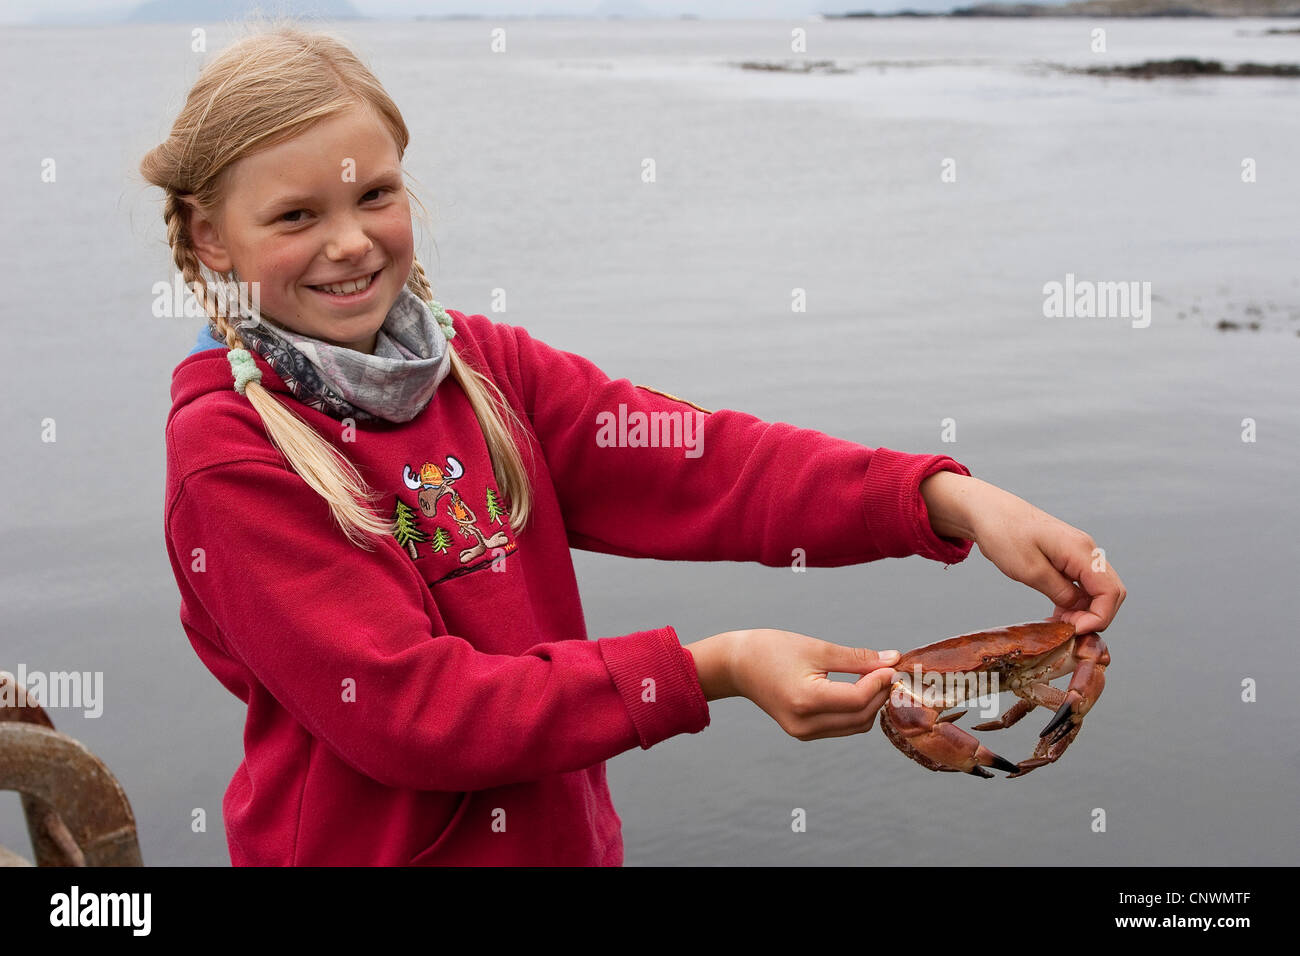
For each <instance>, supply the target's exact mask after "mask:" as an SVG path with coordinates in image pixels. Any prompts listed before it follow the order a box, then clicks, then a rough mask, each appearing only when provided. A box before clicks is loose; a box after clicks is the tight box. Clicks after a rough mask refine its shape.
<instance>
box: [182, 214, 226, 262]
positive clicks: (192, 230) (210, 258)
mask: <svg viewBox="0 0 1300 956" xmlns="http://www.w3.org/2000/svg"><path fill="white" fill-rule="evenodd" d="M181 201H182V202H183V203H185V215H186V217H187V219H188V223H189V234H190V243H191V244H192V245H193V246H194V252H195V254H196V255H197V256H198V257H199V261H200V262H202V263H203V264H204V265H205V266H207V267H208V268H209V269H211V270H212V271H213V272H216V273H225V272H229V271H230V270H231V269H233V268H234V263H233V262H232V261H231V259H230V253H229V252H227V251H226V246H225V243H223V242H222V241H221V235H220V233H219V232H218V230H217V226H216V223H214V222H213V221H212V218H211V217H210V216H208V214H207V213H205V212H204V211H203V210H202V209H200V208H199V206H198V203H197V202H196V201H195V200H194V198H193V197H192V196H182V197H181Z"/></svg>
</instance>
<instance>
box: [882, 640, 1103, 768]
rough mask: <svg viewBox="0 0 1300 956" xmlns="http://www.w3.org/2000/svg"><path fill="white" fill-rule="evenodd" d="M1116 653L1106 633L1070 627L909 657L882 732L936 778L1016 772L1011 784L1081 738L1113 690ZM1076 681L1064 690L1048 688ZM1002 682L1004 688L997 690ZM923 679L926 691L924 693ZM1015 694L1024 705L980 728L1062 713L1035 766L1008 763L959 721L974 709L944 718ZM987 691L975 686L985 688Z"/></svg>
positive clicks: (959, 643)
mask: <svg viewBox="0 0 1300 956" xmlns="http://www.w3.org/2000/svg"><path fill="white" fill-rule="evenodd" d="M1109 663H1110V652H1109V651H1108V650H1107V649H1106V645H1105V644H1104V643H1103V642H1102V640H1101V638H1100V637H1098V636H1097V635H1096V634H1084V635H1082V636H1076V635H1075V633H1074V625H1073V624H1069V623H1067V622H1065V621H1034V622H1030V623H1026V624H1013V625H1011V626H1010V627H999V628H994V629H992V630H988V631H976V632H975V633H972V634H962V635H960V636H958V637H950V638H948V639H947V640H944V641H939V642H938V643H935V644H930V645H927V646H926V647H920V648H917V649H916V650H912V651H908V652H907V653H906V654H904V655H903V656H902V657H901V658H900V659H899V661H898V663H897V664H895V665H894V670H895V671H897V672H898V679H897V680H896V681H895V682H894V685H893V687H892V688H891V690H890V695H889V700H888V701H887V702H886V703H885V706H884V707H882V708H881V710H880V729H881V730H883V731H884V732H885V736H886V737H888V738H889V739H890V741H891V742H892V743H893V744H894V746H895V747H897V748H898V749H899V750H901V751H902V752H903V753H905V754H907V755H908V756H909V757H911V758H912V759H913V760H915V761H916V762H917V763H919V764H921V765H922V766H923V767H927V768H929V769H930V770H951V771H962V772H965V773H970V774H975V775H976V776H980V777H991V776H993V774H991V773H989V772H988V771H987V770H985V769H984V768H985V767H996V768H997V769H998V770H1008V771H1011V773H1008V774H1007V776H1008V778H1010V777H1020V776H1024V775H1025V774H1027V773H1029V771H1031V770H1033V769H1035V768H1037V767H1041V766H1043V765H1044V764H1049V763H1052V762H1053V761H1055V760H1057V759H1058V758H1059V757H1060V756H1061V754H1063V753H1064V752H1065V748H1066V747H1068V746H1070V742H1071V741H1073V740H1074V738H1075V737H1076V736H1078V734H1079V728H1080V727H1081V726H1082V725H1083V717H1084V715H1085V714H1086V713H1088V710H1089V708H1091V707H1092V705H1093V704H1094V703H1096V701H1097V698H1098V697H1100V696H1101V691H1102V688H1103V687H1105V686H1106V677H1105V671H1106V665H1107V664H1109ZM1070 673H1073V675H1074V676H1073V677H1072V678H1071V679H1070V686H1069V687H1068V688H1067V689H1066V690H1064V691H1062V690H1060V689H1059V688H1056V687H1052V686H1051V684H1049V683H1048V682H1049V681H1051V680H1053V679H1055V678H1057V677H1061V676H1063V675H1065V674H1070ZM994 680H996V683H992V682H993V681H994ZM918 681H919V685H920V686H918ZM991 683H992V686H991V691H992V692H993V693H996V692H998V691H999V690H1004V689H1005V690H1011V691H1013V692H1014V693H1015V694H1016V696H1018V697H1019V698H1020V700H1018V701H1016V702H1015V703H1014V704H1013V705H1012V706H1011V708H1010V709H1009V710H1007V712H1006V713H1004V714H1003V715H1002V716H1001V717H999V718H998V719H997V720H992V721H989V722H987V723H983V724H976V725H975V727H974V728H973V729H975V730H1000V729H1002V728H1004V727H1010V726H1011V725H1012V724H1014V723H1015V722H1016V721H1018V720H1019V719H1020V718H1022V717H1024V716H1025V714H1027V713H1029V712H1030V711H1031V710H1033V709H1034V708H1035V707H1037V706H1043V707H1052V708H1055V710H1056V716H1054V717H1053V718H1052V719H1051V720H1050V721H1049V722H1048V724H1047V726H1046V727H1044V728H1043V730H1042V732H1041V733H1040V734H1039V735H1038V736H1039V741H1038V746H1037V747H1035V748H1034V754H1033V756H1032V757H1030V758H1029V759H1027V760H1022V761H1020V763H1018V764H1015V763H1012V762H1011V761H1010V760H1007V759H1005V758H1003V757H999V756H998V755H997V754H995V753H994V752H993V751H991V750H989V749H988V748H987V747H985V746H984V745H983V744H981V743H980V742H979V741H978V740H977V739H976V738H975V737H973V736H971V735H970V734H968V733H967V732H966V731H964V730H962V729H961V728H960V727H957V726H956V725H955V724H954V723H953V721H955V720H957V718H959V717H961V715H962V714H964V713H966V711H964V710H962V711H958V712H957V713H955V714H943V716H940V714H942V713H943V711H945V710H948V709H949V708H952V707H956V706H957V705H959V704H961V703H962V702H963V701H966V700H969V699H970V698H971V697H973V696H976V695H977V693H982V692H984V689H985V688H989V685H990V684H991ZM981 684H982V685H984V686H983V687H981V688H980V689H979V690H978V691H975V690H973V689H972V685H975V686H976V687H979V686H980V685H981Z"/></svg>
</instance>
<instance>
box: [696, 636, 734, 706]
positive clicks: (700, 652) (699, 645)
mask: <svg viewBox="0 0 1300 956" xmlns="http://www.w3.org/2000/svg"><path fill="white" fill-rule="evenodd" d="M736 634H737V632H736V631H726V632H725V633H722V634H714V635H713V636H712V637H706V638H704V640H702V641H696V642H695V643H694V644H686V645H684V646H685V647H686V649H687V650H688V651H690V654H691V658H692V659H693V660H694V661H695V673H696V675H697V676H698V677H699V680H700V690H701V691H703V692H704V699H705V700H722V699H723V698H724V697H735V696H737V695H738V693H739V692H738V691H737V690H736V687H735V684H734V683H733V681H732V670H731V658H732V651H733V648H734V644H735V637H736Z"/></svg>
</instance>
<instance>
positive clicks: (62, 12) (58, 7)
mask: <svg viewBox="0 0 1300 956" xmlns="http://www.w3.org/2000/svg"><path fill="white" fill-rule="evenodd" d="M976 2H982V0H859V2H844V0H603V2H602V0H542V2H537V0H487V2H484V0H352V5H353V6H354V7H356V9H357V10H359V11H360V12H361V13H362V14H364V15H366V16H374V17H388V16H396V17H402V16H414V15H415V14H428V15H434V16H440V15H447V14H455V13H479V14H482V15H496V14H503V15H518V16H527V15H531V14H536V13H547V14H565V13H572V14H574V15H577V16H588V15H593V14H596V12H597V11H598V10H600V9H601V8H602V7H603V8H606V9H626V10H629V11H631V10H634V9H637V8H639V9H642V10H645V11H647V13H648V14H649V15H651V16H669V17H676V16H679V15H681V14H683V13H689V14H694V15H696V16H700V17H705V18H741V19H761V18H766V17H775V18H783V17H803V16H807V15H808V14H810V13H843V12H846V11H850V10H874V11H877V12H888V11H894V10H900V9H909V8H910V9H913V10H940V11H942V10H950V9H952V8H953V7H954V6H969V5H973V4H974V3H976ZM136 6H138V0H0V23H31V22H34V21H36V20H37V18H38V17H39V18H40V20H42V21H48V20H52V19H56V18H57V19H58V20H61V21H63V20H67V21H71V22H82V23H102V22H110V21H114V20H119V19H121V18H122V17H123V16H125V15H126V13H127V12H128V11H130V10H132V9H134V8H135V7H136Z"/></svg>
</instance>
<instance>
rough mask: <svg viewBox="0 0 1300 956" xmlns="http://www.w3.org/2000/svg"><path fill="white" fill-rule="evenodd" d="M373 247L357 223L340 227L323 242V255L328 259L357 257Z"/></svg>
mask: <svg viewBox="0 0 1300 956" xmlns="http://www.w3.org/2000/svg"><path fill="white" fill-rule="evenodd" d="M374 247H375V244H374V243H373V242H372V241H371V239H370V237H369V236H367V235H366V232H365V230H364V229H362V228H361V227H360V226H359V225H358V224H356V223H351V224H349V225H347V226H343V227H340V228H339V229H338V230H337V231H336V232H335V233H334V235H333V236H332V237H331V238H330V240H329V241H328V242H326V244H325V255H326V256H327V257H328V258H330V259H336V260H338V259H359V258H361V257H362V256H364V255H366V254H367V253H369V252H370V250H371V249H373V248H374Z"/></svg>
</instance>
